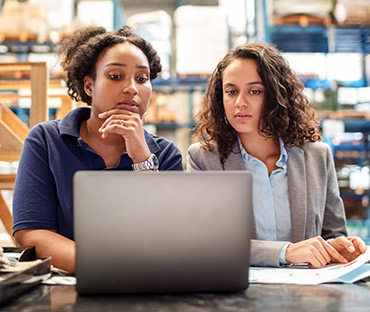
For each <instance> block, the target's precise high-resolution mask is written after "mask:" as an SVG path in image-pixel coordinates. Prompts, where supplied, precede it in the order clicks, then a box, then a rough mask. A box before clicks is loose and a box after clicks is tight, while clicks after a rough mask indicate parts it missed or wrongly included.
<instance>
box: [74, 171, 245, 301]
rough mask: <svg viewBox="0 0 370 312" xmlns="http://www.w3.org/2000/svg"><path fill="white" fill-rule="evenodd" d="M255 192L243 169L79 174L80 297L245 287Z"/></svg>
mask: <svg viewBox="0 0 370 312" xmlns="http://www.w3.org/2000/svg"><path fill="white" fill-rule="evenodd" d="M251 187H252V182H251V176H250V174H249V173H248V172H242V171H232V172H231V171H230V172H225V171H217V172H216V171H215V172H210V171H203V172H197V173H184V172H179V171H177V172H176V171H171V172H170V171H166V172H159V173H133V172H124V171H80V172H77V173H76V175H75V177H74V235H75V241H76V277H77V291H78V292H79V293H80V294H102V293H112V294H113V293H157V292H200V291H237V290H241V289H245V288H246V287H247V286H248V270H249V251H250V220H251V211H252V200H251V198H252V196H251Z"/></svg>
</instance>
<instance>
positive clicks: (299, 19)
mask: <svg viewBox="0 0 370 312" xmlns="http://www.w3.org/2000/svg"><path fill="white" fill-rule="evenodd" d="M332 24H333V19H332V18H331V17H330V16H327V17H325V18H322V17H318V16H314V15H308V14H292V15H285V16H277V17H276V18H275V25H299V26H302V27H307V26H324V25H325V26H329V25H332Z"/></svg>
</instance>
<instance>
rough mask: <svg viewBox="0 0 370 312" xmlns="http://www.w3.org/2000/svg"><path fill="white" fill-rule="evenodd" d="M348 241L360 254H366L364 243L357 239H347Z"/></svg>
mask: <svg viewBox="0 0 370 312" xmlns="http://www.w3.org/2000/svg"><path fill="white" fill-rule="evenodd" d="M348 239H349V240H350V241H351V242H352V244H353V246H354V248H355V249H356V250H359V251H360V252H361V253H364V252H366V249H367V248H366V244H365V242H364V241H363V240H362V239H361V238H359V237H348Z"/></svg>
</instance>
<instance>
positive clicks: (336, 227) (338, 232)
mask: <svg viewBox="0 0 370 312" xmlns="http://www.w3.org/2000/svg"><path fill="white" fill-rule="evenodd" d="M326 161H327V190H326V207H325V213H324V220H323V227H322V234H321V235H322V237H323V238H324V239H328V238H335V237H338V236H342V235H345V236H346V235H347V230H346V216H345V210H344V205H343V201H342V199H341V197H340V193H339V187H338V179H337V175H336V171H335V166H334V160H333V156H332V153H331V150H330V148H329V147H327V152H326Z"/></svg>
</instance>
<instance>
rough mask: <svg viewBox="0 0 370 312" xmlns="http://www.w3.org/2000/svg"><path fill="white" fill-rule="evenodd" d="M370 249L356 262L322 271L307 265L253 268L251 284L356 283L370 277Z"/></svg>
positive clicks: (336, 265)
mask: <svg viewBox="0 0 370 312" xmlns="http://www.w3.org/2000/svg"><path fill="white" fill-rule="evenodd" d="M369 260H370V248H369V247H368V248H367V250H366V252H365V253H364V254H362V255H360V256H358V257H357V258H356V259H355V260H353V261H351V262H349V263H346V264H329V265H327V266H325V267H323V268H320V269H311V268H309V267H308V266H307V265H302V266H292V267H284V268H267V267H251V268H250V270H249V282H250V283H270V284H303V285H317V284H321V283H354V282H356V281H358V280H360V279H363V278H365V277H369V276H370V264H366V262H368V261H369Z"/></svg>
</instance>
